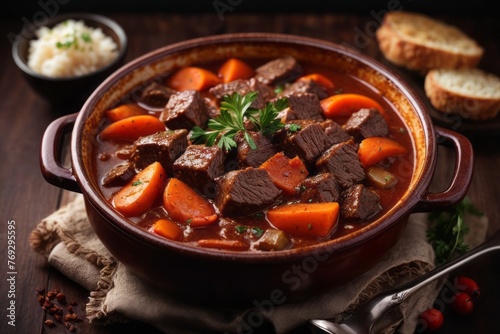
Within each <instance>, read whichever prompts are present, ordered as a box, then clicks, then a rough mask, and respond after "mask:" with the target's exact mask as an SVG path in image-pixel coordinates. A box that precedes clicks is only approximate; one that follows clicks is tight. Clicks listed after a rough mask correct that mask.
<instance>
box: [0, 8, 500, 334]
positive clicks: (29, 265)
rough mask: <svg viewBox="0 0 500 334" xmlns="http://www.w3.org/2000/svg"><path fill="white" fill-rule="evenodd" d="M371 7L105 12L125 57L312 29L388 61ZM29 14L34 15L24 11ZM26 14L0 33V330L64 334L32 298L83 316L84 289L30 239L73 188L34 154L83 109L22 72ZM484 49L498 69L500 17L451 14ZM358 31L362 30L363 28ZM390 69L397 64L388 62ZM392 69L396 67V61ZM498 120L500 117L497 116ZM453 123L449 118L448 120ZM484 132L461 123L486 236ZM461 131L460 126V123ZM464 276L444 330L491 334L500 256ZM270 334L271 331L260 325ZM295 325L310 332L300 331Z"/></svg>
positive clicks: (491, 173)
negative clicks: (14, 50) (11, 257)
mask: <svg viewBox="0 0 500 334" xmlns="http://www.w3.org/2000/svg"><path fill="white" fill-rule="evenodd" d="M374 13H377V12H372V13H370V11H366V13H359V12H358V13H356V14H349V13H338V14H334V13H308V12H303V13H290V14H280V13H268V14H265V13H263V14H259V13H238V10H237V8H236V10H234V11H233V12H226V13H225V14H224V15H223V19H222V20H221V18H220V17H219V16H218V15H217V14H216V13H215V12H211V13H197V14H180V13H179V14H175V13H144V14H141V13H126V14H115V13H107V15H108V16H110V17H112V18H114V19H115V20H116V21H118V22H119V23H120V24H121V25H123V27H124V28H125V30H126V32H127V34H128V37H129V51H128V54H127V60H132V59H134V58H136V57H138V56H140V55H142V54H144V53H146V52H148V51H152V50H154V49H156V48H159V47H161V46H164V45H167V44H169V43H173V42H178V41H182V40H185V39H189V38H193V37H200V36H206V35H212V34H220V33H230V32H250V31H268V32H279V33H289V34H298V35H305V36H311V37H316V38H321V39H325V40H329V41H333V42H337V43H343V44H347V45H350V46H353V47H355V48H358V49H359V50H360V51H361V52H363V53H366V54H368V55H371V56H373V57H375V58H377V59H379V60H380V61H381V62H383V63H385V64H386V65H388V66H391V65H390V64H388V63H387V62H386V61H384V59H383V58H382V57H381V54H380V52H379V50H378V47H377V44H376V41H375V40H374V38H373V31H374V27H376V26H377V25H378V17H377V15H375V14H374ZM26 17H28V18H29V17H30V16H26ZM22 18H23V17H18V16H14V17H11V18H10V19H2V21H1V23H0V31H1V34H0V35H1V36H2V40H1V42H0V51H1V52H0V57H1V58H0V64H1V65H0V68H1V70H0V74H1V75H0V92H1V98H0V113H1V117H0V136H1V137H0V138H1V140H0V157H1V160H2V161H1V162H0V215H1V223H0V226H1V229H0V258H1V259H2V264H1V266H0V268H1V273H0V277H2V279H1V280H2V283H1V293H0V300H1V303H0V309H1V312H0V315H1V317H0V333H23V334H24V333H54V334H55V333H64V332H65V330H64V328H63V326H61V325H58V326H57V327H54V328H47V327H46V326H44V325H43V321H44V320H45V314H44V312H43V311H42V309H41V308H40V306H39V305H38V303H37V300H36V292H35V289H37V288H44V289H46V290H51V289H54V288H58V289H60V290H64V291H65V293H66V295H67V296H68V298H69V299H75V300H76V301H77V302H78V305H77V306H76V307H75V309H76V311H77V313H78V315H79V316H80V317H81V318H84V313H85V312H84V305H85V303H86V300H87V296H88V292H87V291H85V290H84V289H83V288H81V287H79V286H78V285H77V284H75V283H73V282H72V281H70V280H69V279H67V278H66V277H64V276H63V275H61V274H60V273H59V272H57V271H56V270H54V269H52V268H50V266H48V265H47V263H46V260H45V259H44V258H42V257H41V256H39V255H37V254H35V253H34V252H33V251H32V250H31V249H30V247H29V244H28V236H29V234H30V232H31V230H32V229H33V228H34V227H35V225H36V224H37V223H38V222H39V221H40V219H42V218H44V217H45V216H47V215H49V214H50V213H51V212H53V211H54V210H56V209H57V208H58V207H59V206H60V205H62V204H63V203H64V202H65V201H66V200H67V199H68V198H69V196H68V194H67V193H66V192H64V191H62V190H61V189H58V188H56V187H53V186H51V185H49V184H48V183H46V182H45V180H44V179H43V178H42V175H41V173H40V168H39V163H38V154H39V145H40V140H41V137H42V135H43V132H44V130H45V128H46V127H47V125H48V124H49V123H50V122H51V121H52V120H54V119H56V118H57V117H59V116H61V115H63V114H66V113H73V112H76V111H78V110H79V107H80V105H79V104H78V103H75V104H74V105H69V106H67V107H64V108H55V107H52V106H51V105H50V104H49V103H47V102H46V101H44V100H43V99H42V98H40V97H39V96H37V95H36V94H35V93H34V92H33V91H32V90H31V89H30V87H28V86H27V84H26V81H25V80H24V79H23V77H22V75H21V72H20V71H19V70H18V69H17V68H16V67H15V65H14V62H13V60H12V57H11V44H10V42H9V39H8V38H6V36H9V33H18V32H19V31H20V29H21V25H22V23H23V20H22ZM439 18H441V19H444V20H446V21H448V22H450V23H452V24H455V25H457V26H458V27H460V28H462V29H463V30H464V31H466V32H467V33H469V34H470V35H471V36H473V37H474V38H476V39H477V40H478V41H479V43H480V44H481V45H483V46H484V48H485V50H486V52H485V56H484V59H483V60H482V62H481V64H480V67H481V68H483V69H485V70H488V71H490V72H493V73H495V74H497V75H499V74H500V63H499V62H498V59H500V43H499V42H500V41H499V40H498V31H500V23H499V21H498V20H496V19H494V18H486V19H484V18H473V17H464V16H458V17H447V16H443V15H440V16H439ZM361 32H362V33H361ZM391 67H392V66H391ZM393 68H394V67H393ZM394 69H395V70H396V71H398V72H399V73H400V75H401V76H402V77H403V78H404V79H405V80H408V81H409V82H410V84H412V85H413V86H414V88H415V89H416V90H417V92H418V93H419V94H421V95H422V98H423V99H424V101H426V99H425V96H424V95H423V90H422V78H421V77H419V76H417V75H415V74H412V73H408V72H406V71H404V70H402V69H398V68H394ZM497 121H498V118H497ZM452 126H453V125H452ZM485 128H486V129H488V130H484V131H483V130H481V129H482V128H481V126H480V125H478V124H474V125H473V126H472V127H469V128H464V129H462V130H464V131H466V132H467V133H466V135H467V136H469V137H470V139H471V141H472V142H473V146H474V150H475V174H474V177H473V180H472V185H471V187H470V190H469V193H468V195H469V197H470V198H471V199H472V201H473V202H474V203H475V204H476V205H477V206H478V207H479V208H480V209H481V210H483V211H484V212H485V213H486V215H487V216H488V217H489V220H490V226H489V231H488V234H489V235H490V234H492V233H493V232H495V231H496V230H498V229H499V228H500V210H499V209H498V202H499V201H500V193H499V188H500V187H499V185H500V183H499V180H500V148H499V136H498V129H496V130H495V129H494V128H493V129H491V128H488V127H487V126H485ZM455 129H458V130H459V131H460V130H461V129H460V128H455ZM452 159H453V154H452V152H450V151H448V149H446V148H442V149H440V154H439V162H438V166H437V169H436V173H435V181H434V183H433V186H432V188H433V189H435V190H438V189H443V188H444V187H445V186H446V184H447V182H448V179H449V176H450V160H452ZM9 221H15V228H16V229H15V231H16V234H15V236H16V239H15V240H16V243H15V247H16V254H15V255H16V258H15V271H16V272H17V274H16V275H15V297H14V298H12V297H11V296H8V294H9V289H10V284H6V279H7V278H9V275H8V274H7V273H8V272H10V271H12V270H10V269H9V268H8V267H7V246H6V245H7V231H8V229H7V225H8V222H9ZM460 272H461V273H464V274H466V275H468V276H471V277H473V278H475V279H476V280H477V281H478V283H479V285H480V286H481V288H482V295H481V298H480V299H479V300H478V301H477V303H476V309H475V310H474V313H473V315H471V316H470V317H456V316H453V315H452V314H449V313H446V314H445V316H446V321H445V325H444V328H443V329H442V330H441V331H440V333H492V332H495V330H494V329H496V331H498V329H499V328H500V318H499V317H498V306H499V305H500V304H499V300H500V289H499V286H498V282H500V255H499V254H492V255H487V256H484V257H483V258H481V259H479V260H477V261H476V262H474V263H472V264H470V265H468V266H466V267H464V268H463V269H460ZM10 300H14V301H15V327H13V326H10V325H9V324H8V322H9V321H10V319H9V318H8V317H7V315H8V310H7V307H9V304H8V303H9V302H10ZM77 328H78V331H77V332H78V333H93V334H104V333H135V332H141V333H156V331H155V330H154V329H153V328H151V327H149V326H148V325H146V324H137V323H132V324H127V325H111V326H106V327H96V326H91V325H89V324H88V322H87V321H86V320H84V321H83V322H80V323H78V324H77ZM263 332H268V331H263ZM297 332H305V330H304V329H303V328H301V329H298V330H297Z"/></svg>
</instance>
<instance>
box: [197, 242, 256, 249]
mask: <svg viewBox="0 0 500 334" xmlns="http://www.w3.org/2000/svg"><path fill="white" fill-rule="evenodd" d="M198 245H200V246H202V247H207V248H217V249H225V250H233V251H243V250H247V249H248V244H246V243H245V242H243V241H240V240H227V239H201V240H198Z"/></svg>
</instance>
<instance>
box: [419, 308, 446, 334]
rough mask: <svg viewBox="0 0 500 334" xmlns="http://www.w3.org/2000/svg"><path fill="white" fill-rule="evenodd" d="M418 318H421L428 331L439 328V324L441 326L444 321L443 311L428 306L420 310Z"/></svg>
mask: <svg viewBox="0 0 500 334" xmlns="http://www.w3.org/2000/svg"><path fill="white" fill-rule="evenodd" d="M420 319H421V320H422V324H423V326H424V328H425V329H426V330H427V331H428V332H434V331H437V330H438V329H439V328H441V326H443V321H444V317H443V313H441V311H439V310H437V309H435V308H430V309H428V310H425V311H424V312H422V314H421V315H420Z"/></svg>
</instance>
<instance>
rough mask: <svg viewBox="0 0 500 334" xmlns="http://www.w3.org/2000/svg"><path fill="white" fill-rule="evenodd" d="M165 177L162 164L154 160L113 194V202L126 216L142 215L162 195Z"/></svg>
mask: <svg viewBox="0 0 500 334" xmlns="http://www.w3.org/2000/svg"><path fill="white" fill-rule="evenodd" d="M165 179H166V173H165V170H164V169H163V167H162V166H161V164H160V163H159V162H153V163H152V164H151V165H149V166H147V167H146V168H144V169H143V170H142V171H140V172H139V173H137V175H136V176H134V178H133V179H132V180H130V182H129V183H127V184H126V185H125V186H124V187H123V188H122V189H121V190H120V191H118V192H117V193H116V195H114V196H113V200H112V204H113V206H114V207H115V208H116V210H118V211H119V212H121V213H122V214H123V215H125V216H128V217H131V216H140V215H142V214H143V213H145V212H146V211H148V210H149V209H150V208H151V207H152V206H153V203H154V202H155V201H156V199H157V198H159V197H160V196H161V192H162V191H163V187H164V186H165Z"/></svg>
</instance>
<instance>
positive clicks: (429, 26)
mask: <svg viewBox="0 0 500 334" xmlns="http://www.w3.org/2000/svg"><path fill="white" fill-rule="evenodd" d="M376 37H377V40H378V44H379V48H380V50H381V51H382V53H383V54H384V56H385V57H386V58H387V59H388V60H389V61H391V62H392V63H394V64H396V65H399V66H404V67H407V68H408V69H410V70H416V71H419V72H421V73H423V74H425V73H426V72H427V71H428V70H431V69H433V68H443V67H446V68H464V67H474V66H476V65H477V64H478V63H479V61H480V60H481V57H482V56H483V52H484V50H483V48H482V47H481V46H480V45H479V44H478V43H477V42H476V41H475V40H474V39H472V38H470V37H469V36H467V35H466V34H465V33H463V32H462V31H461V30H459V29H458V28H456V27H454V26H452V25H449V24H446V23H444V22H441V21H439V20H436V19H433V18H430V17H428V16H425V15H422V14H418V13H412V12H390V13H387V14H386V15H385V16H384V19H383V22H382V24H381V26H380V27H379V28H378V29H377V31H376Z"/></svg>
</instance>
